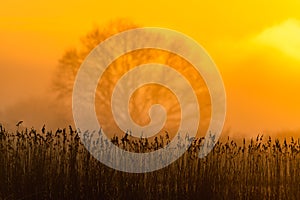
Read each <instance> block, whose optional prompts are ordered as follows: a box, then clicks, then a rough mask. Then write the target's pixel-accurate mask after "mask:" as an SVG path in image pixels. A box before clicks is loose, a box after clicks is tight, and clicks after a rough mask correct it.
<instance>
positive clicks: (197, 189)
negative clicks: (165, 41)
mask: <svg viewBox="0 0 300 200" xmlns="http://www.w3.org/2000/svg"><path fill="white" fill-rule="evenodd" d="M182 139H183V140H184V139H186V138H182ZM188 139H190V138H188ZM211 139H212V140H213V138H211ZM111 141H112V143H114V145H117V146H119V147H120V148H124V149H126V150H128V151H135V152H147V151H154V150H156V149H158V148H162V147H164V146H165V145H166V144H168V142H170V138H169V136H168V135H167V134H166V135H165V136H161V137H158V138H156V139H155V140H153V141H148V140H146V139H143V138H135V139H132V138H129V139H128V135H126V134H125V135H124V136H123V137H122V138H120V139H119V138H117V137H114V138H112V139H111ZM103 142H105V141H103ZM106 142H107V141H106ZM238 142H239V143H238ZM91 145H93V144H91ZM98 145H101V143H99V144H98ZM202 145H203V138H198V139H197V138H196V139H194V141H193V142H192V145H191V146H190V147H189V148H188V150H187V151H186V153H185V154H184V155H182V156H181V157H180V158H179V159H178V160H177V161H175V162H174V163H172V164H171V165H169V166H168V167H165V168H163V169H161V170H158V171H154V172H149V173H142V174H134V173H125V172H120V171H116V170H114V169H111V168H109V167H107V166H105V165H103V164H102V163H100V162H99V161H98V160H96V159H95V158H93V157H92V156H91V154H90V153H89V152H88V151H87V150H86V148H85V147H84V146H83V145H82V143H81V140H80V138H79V136H78V133H77V132H76V131H75V130H73V129H72V127H71V126H70V127H69V128H67V129H58V130H57V131H55V132H52V131H50V130H45V129H44V128H43V129H42V130H41V131H39V130H35V129H24V130H21V131H19V130H16V131H15V132H8V131H6V130H5V129H4V128H3V127H0V199H1V200H2V199H298V198H299V197H300V139H294V138H291V139H289V142H287V140H278V139H275V140H274V139H272V138H271V137H268V138H264V137H263V136H257V137H256V138H254V139H251V140H250V141H245V139H244V140H243V141H234V140H232V139H230V138H228V139H227V140H224V141H223V142H217V143H216V145H215V147H214V149H213V150H212V151H211V153H210V154H209V155H208V156H206V157H205V158H202V159H200V158H198V157H197V155H198V152H199V150H200V149H201V148H202Z"/></svg>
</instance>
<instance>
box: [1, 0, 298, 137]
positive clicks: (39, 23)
mask: <svg viewBox="0 0 300 200" xmlns="http://www.w3.org/2000/svg"><path fill="white" fill-rule="evenodd" d="M299 9H300V1H298V0H294V1H292V0H286V1H279V0H276V1H261V0H253V1H249V2H244V1H237V0H235V1H199V0H193V1H161V0H152V1H148V2H145V1H137V0H134V1H133V0H129V1H114V0H111V1H107V2H103V1H92V0H88V1H75V0H72V1H57V0H53V1H38V0H27V1H25V0H19V1H3V2H2V3H1V7H0V45H1V48H0V75H1V77H0V94H1V98H0V105H1V107H0V122H2V123H3V121H4V120H3V119H5V117H4V116H3V115H4V114H3V113H5V110H7V109H8V108H11V107H14V105H15V104H16V103H19V102H22V101H26V100H27V101H30V100H29V99H31V98H35V97H39V96H41V95H44V94H45V93H46V92H48V91H49V90H48V87H49V82H50V80H51V76H52V73H53V69H55V67H56V66H57V60H58V59H59V58H60V57H61V56H62V54H63V52H64V51H65V50H66V49H68V48H70V47H74V46H75V47H76V46H77V45H78V44H79V41H80V40H79V39H80V37H82V36H84V35H85V34H86V33H87V32H88V31H90V30H91V29H92V28H93V27H94V26H95V25H102V24H105V23H106V22H108V21H109V20H113V19H116V18H128V19H131V20H132V21H134V22H136V23H138V24H141V25H143V26H158V27H165V28H171V29H174V30H177V31H180V32H182V33H185V34H187V35H189V36H191V37H193V38H194V39H195V40H196V41H198V42H199V43H200V44H201V45H202V46H204V48H206V50H207V51H208V52H209V54H210V55H211V56H212V58H213V59H214V61H215V62H216V64H217V66H218V67H219V70H220V72H221V74H222V76H223V80H224V84H225V88H226V92H227V101H228V104H227V105H228V112H227V121H226V126H225V127H226V129H229V128H230V130H231V131H232V132H233V133H235V134H238V133H241V132H244V133H253V134H257V133H260V132H263V131H267V130H268V131H273V132H276V131H282V130H300V124H299V120H300V104H299V102H300V92H299V91H300V79H299V78H300V12H299ZM1 112H2V114H1ZM16 113H18V112H17V111H16ZM18 114H20V113H18ZM35 115H38V113H36V114H35ZM19 116H22V114H20V115H19ZM24 117H25V115H24ZM10 119H12V120H15V121H17V120H18V119H19V118H18V117H17V116H13V117H10ZM30 119H31V121H30V120H28V121H27V125H28V126H31V122H32V123H33V122H34V117H33V116H31V118H30Z"/></svg>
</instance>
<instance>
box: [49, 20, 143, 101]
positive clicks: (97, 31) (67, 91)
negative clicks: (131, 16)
mask: <svg viewBox="0 0 300 200" xmlns="http://www.w3.org/2000/svg"><path fill="white" fill-rule="evenodd" d="M137 27H139V26H138V25H137V24H135V23H133V22H132V21H130V20H127V19H117V20H113V21H110V22H109V23H107V24H105V25H104V26H100V27H96V28H94V29H93V30H92V31H90V32H89V33H88V34H87V35H86V36H85V37H83V38H82V39H81V46H80V47H78V48H71V49H68V50H66V52H65V53H64V54H63V56H62V57H61V59H60V60H59V64H58V66H57V69H56V72H55V78H54V80H53V90H54V91H55V92H56V93H57V95H58V98H59V99H61V98H62V99H67V100H68V101H69V102H70V101H71V96H72V88H73V84H74V80H75V77H76V73H77V71H78V69H79V67H80V65H81V63H82V62H83V60H84V59H85V57H86V56H87V55H88V54H89V52H90V51H91V50H92V49H93V48H95V47H96V46H97V45H98V44H99V43H101V42H102V41H104V40H105V39H107V38H109V37H110V36H112V35H114V34H117V33H119V32H122V31H125V30H129V29H133V28H137Z"/></svg>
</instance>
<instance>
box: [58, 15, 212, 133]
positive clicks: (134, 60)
mask: <svg viewBox="0 0 300 200" xmlns="http://www.w3.org/2000/svg"><path fill="white" fill-rule="evenodd" d="M138 27H140V26H138V25H137V24H135V23H133V22H132V21H128V20H123V19H118V20H115V21H111V22H109V23H108V24H106V25H105V26H103V27H98V28H95V29H94V30H92V31H91V32H89V33H88V34H87V35H86V36H85V37H83V38H82V39H81V46H80V47H79V48H72V49H69V50H67V51H66V52H65V53H64V55H63V56H62V58H61V59H60V60H59V65H58V67H57V72H56V76H55V79H54V82H53V84H54V90H55V91H56V92H57V94H58V98H59V99H66V100H67V101H66V102H67V106H68V107H69V109H71V97H72V89H73V85H74V81H75V77H76V73H77V71H78V69H79V67H80V65H81V63H82V62H83V60H84V59H85V57H86V56H87V55H88V54H89V53H90V51H91V50H92V49H94V48H95V47H96V46H97V45H98V44H100V43H101V42H102V41H104V40H105V39H107V38H109V37H110V36H112V35H114V34H117V33H120V32H123V31H126V30H130V29H133V28H138ZM145 37H146V36H144V35H143V36H141V37H140V38H135V41H129V40H127V39H125V38H124V41H122V45H123V46H122V48H124V49H126V48H127V47H130V45H132V44H131V43H132V42H136V43H139V42H140V41H143V40H147V38H145ZM151 37H152V36H151ZM165 37H166V40H167V39H168V35H165ZM155 39H156V38H155ZM158 42H162V41H161V39H158ZM168 42H171V43H170V44H171V45H175V46H176V47H177V48H180V45H181V44H180V43H178V42H177V41H172V40H170V41H168ZM107 53H108V54H107V55H108V56H110V55H109V53H110V52H107ZM147 63H160V64H164V65H167V66H172V67H173V68H174V69H175V70H177V71H178V72H179V73H180V74H182V75H183V76H185V77H188V79H189V80H190V82H191V84H192V85H193V88H194V90H195V93H196V94H197V97H198V100H199V99H200V98H201V102H202V107H201V108H202V110H201V112H202V113H205V114H204V115H203V116H204V117H203V116H202V121H201V123H202V124H200V126H201V127H202V128H201V129H200V130H201V131H202V132H203V133H204V132H205V131H206V129H207V128H208V125H207V124H208V122H209V120H210V98H209V92H208V90H207V88H206V85H205V82H204V80H203V79H202V77H201V75H200V74H197V72H195V69H194V68H193V66H192V65H191V64H190V63H189V62H188V61H186V60H185V59H184V58H182V57H180V56H178V55H176V54H174V53H171V52H168V51H165V50H159V49H151V48H146V49H139V50H134V51H132V52H129V53H125V54H123V55H122V56H120V57H119V58H117V59H116V60H114V61H113V62H112V63H111V64H110V66H109V67H108V68H107V69H106V70H105V75H103V77H104V78H103V79H102V78H101V80H100V81H99V83H98V88H97V91H96V99H95V108H96V112H97V116H98V120H99V122H100V124H101V126H102V128H103V129H104V130H107V129H109V130H110V132H111V133H108V134H110V135H111V136H112V135H114V134H120V136H121V135H122V134H123V133H122V131H121V132H120V129H119V128H118V126H117V124H116V123H115V121H114V118H113V115H112V111H111V110H112V109H111V96H112V93H113V90H114V87H115V85H116V83H117V81H118V80H120V78H121V77H122V75H124V74H125V73H126V72H128V71H129V70H131V69H133V68H134V67H135V66H139V65H142V64H147ZM103 74H104V73H103ZM155 76H159V77H161V79H164V78H165V76H166V73H165V72H164V71H163V70H159V71H156V74H155ZM133 79H134V80H137V79H140V77H136V76H135V77H133ZM134 80H133V81H132V82H130V83H126V84H128V85H122V86H124V87H122V88H132V87H131V86H132V85H133V84H134V83H135V81H134ZM127 91H128V90H125V89H124V94H125V93H126V92H127ZM136 91H137V92H135V93H134V94H133V95H132V99H130V102H129V112H130V115H131V118H132V119H133V120H134V121H135V122H136V123H137V124H139V125H141V126H145V125H147V124H149V122H150V117H149V115H148V111H149V109H150V107H151V106H152V105H154V104H160V105H162V106H163V107H164V108H165V109H166V111H167V121H166V126H165V127H164V128H163V129H162V130H161V133H162V134H163V133H164V131H168V132H170V133H175V132H176V131H177V130H178V127H179V122H180V117H181V110H180V104H179V103H178V101H177V98H176V96H175V95H174V94H173V93H172V92H170V90H168V89H166V88H164V87H161V86H159V85H157V84H149V85H147V86H143V87H141V88H139V89H137V90H136ZM118 100H120V101H124V99H118ZM203 109H206V110H203ZM121 116H122V117H123V116H124V115H121ZM170 127H171V128H170ZM128 128H130V127H128ZM106 133H107V132H106ZM203 133H202V134H203Z"/></svg>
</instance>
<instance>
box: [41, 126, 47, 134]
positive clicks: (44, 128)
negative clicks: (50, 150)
mask: <svg viewBox="0 0 300 200" xmlns="http://www.w3.org/2000/svg"><path fill="white" fill-rule="evenodd" d="M45 130H46V125H45V124H44V126H43V128H42V133H43V134H45Z"/></svg>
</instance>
